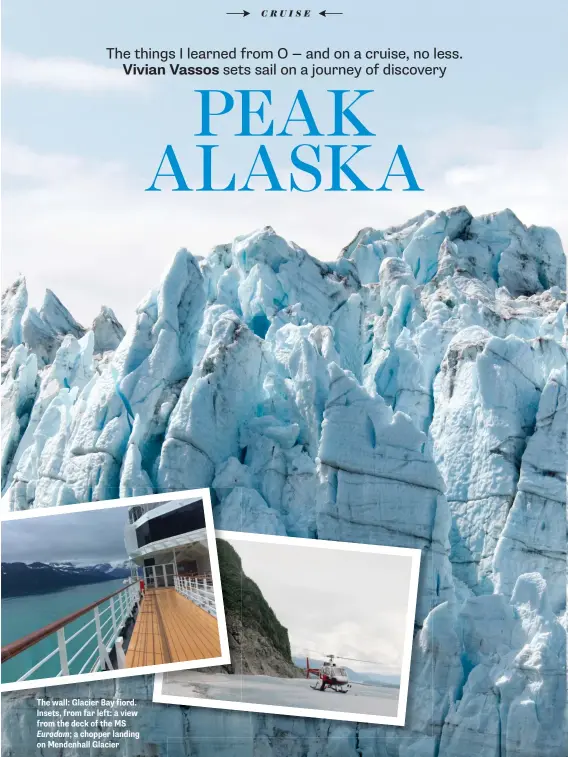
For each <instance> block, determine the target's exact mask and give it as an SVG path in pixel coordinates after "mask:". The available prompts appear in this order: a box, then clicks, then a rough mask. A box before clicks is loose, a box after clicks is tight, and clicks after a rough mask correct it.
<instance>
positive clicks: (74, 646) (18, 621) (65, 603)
mask: <svg viewBox="0 0 568 757" xmlns="http://www.w3.org/2000/svg"><path fill="white" fill-rule="evenodd" d="M122 581H123V580H122V578H120V579H117V580H114V581H104V582H103V583H99V584H89V585H87V586H75V587H73V588H71V589H63V590H62V591H56V592H53V593H52V594H33V595H30V596H28V597H12V598H7V599H2V646H4V645H6V644H9V643H10V642H11V641H16V639H20V638H21V637H22V636H26V634H28V633H31V632H32V631H37V630H38V629H39V628H42V627H43V626H46V625H47V624H48V623H53V622H54V621H56V620H59V619H60V618H62V617H63V616H65V615H69V614H70V613H72V612H76V611H77V610H80V609H81V608H82V607H85V606H86V605H89V604H91V602H96V601H97V599H101V598H102V597H106V596H107V595H108V594H112V593H113V592H114V591H117V590H118V589H121V588H122V587H123V586H124V584H123V582H122ZM107 606H108V602H105V604H104V605H102V606H101V607H100V608H99V610H104V608H105V607H107ZM107 617H109V613H106V614H105V615H104V618H103V622H104V619H106V618H107ZM92 618H93V612H92V611H91V612H89V613H87V614H86V615H84V616H82V617H81V618H78V619H77V620H75V621H74V622H73V623H71V624H70V625H68V626H66V628H65V637H66V638H69V637H70V636H71V635H72V634H73V633H74V632H75V631H77V630H78V629H79V628H80V627H81V626H82V625H84V624H85V623H86V622H88V621H89V620H91V619H92ZM108 627H109V626H108V625H107V627H106V629H108ZM106 629H103V633H104V631H105V630H106ZM94 632H95V624H94V623H92V624H91V625H90V626H89V627H88V628H87V629H86V630H85V631H83V632H82V633H81V634H79V635H78V636H77V638H76V639H73V641H72V642H70V644H68V645H67V655H68V658H71V657H72V656H73V655H74V654H75V653H76V652H77V651H78V650H79V649H80V648H81V647H82V646H83V644H84V643H85V642H86V641H87V639H88V638H89V636H92V634H94ZM56 648H57V636H56V634H52V635H51V636H48V637H47V638H45V639H43V641H40V642H39V643H38V644H35V645H34V646H33V647H30V648H29V649H27V650H26V651H25V652H22V653H21V654H19V655H16V657H13V658H12V659H11V660H8V662H5V663H4V664H3V665H2V683H9V682H11V681H16V680H17V679H18V678H19V677H20V676H22V675H23V674H24V673H25V672H26V671H27V670H29V669H30V668H31V667H33V666H34V665H35V664H36V663H38V662H39V661H40V660H41V659H42V658H43V657H45V656H46V655H47V654H49V653H50V652H51V651H52V650H53V649H56ZM93 649H94V644H93V642H91V643H90V645H89V646H88V647H87V648H86V649H85V650H84V651H83V652H82V653H81V654H80V655H79V656H78V657H77V659H76V660H75V662H74V663H73V664H72V665H70V668H69V672H70V673H78V672H79V670H80V668H81V666H82V665H83V664H84V663H85V662H86V660H87V659H88V657H89V655H90V653H91V652H92V651H93ZM95 659H96V658H95V657H93V662H94V661H95ZM89 668H90V665H89ZM59 670H60V664H59V655H54V656H53V657H52V658H51V659H50V660H48V661H47V662H46V663H44V664H43V665H42V666H41V667H40V668H39V669H38V670H36V672H35V673H33V674H32V676H31V677H30V680H33V679H34V678H49V677H51V676H55V675H57V673H58V672H59ZM84 672H88V671H87V670H85V671H84Z"/></svg>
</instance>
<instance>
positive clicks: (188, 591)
mask: <svg viewBox="0 0 568 757" xmlns="http://www.w3.org/2000/svg"><path fill="white" fill-rule="evenodd" d="M174 586H175V590H176V591H177V592H178V593H179V594H181V595H182V596H184V597H186V598H187V599H191V601H192V602H195V604H196V605H198V606H199V607H201V608H203V609H204V610H205V611H206V612H208V613H209V615H212V616H213V617H214V618H216V617H217V608H216V606H215V594H214V591H213V583H212V581H211V577H210V576H204V577H202V578H191V577H189V576H175V577H174Z"/></svg>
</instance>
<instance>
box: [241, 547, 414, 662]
mask: <svg viewBox="0 0 568 757" xmlns="http://www.w3.org/2000/svg"><path fill="white" fill-rule="evenodd" d="M229 541H230V543H231V545H232V546H233V547H234V548H235V550H236V551H237V552H238V554H239V555H240V557H241V560H242V564H243V571H244V572H245V574H246V575H247V576H248V577H249V578H251V579H252V580H253V581H255V583H256V584H257V585H258V586H259V588H260V590H261V591H262V593H263V596H264V598H265V599H266V601H267V602H268V604H269V605H270V606H271V607H272V610H273V611H274V613H275V615H276V617H277V618H278V620H279V621H280V622H281V623H282V624H283V625H284V626H285V627H286V628H287V629H288V635H289V638H290V646H291V648H292V655H293V656H299V657H305V656H306V655H308V656H309V657H311V658H313V659H319V660H322V659H323V658H324V657H325V655H328V654H336V655H338V656H343V657H350V658H355V659H356V660H362V661H365V662H355V661H353V660H346V661H342V660H339V659H338V663H339V664H344V665H345V666H347V667H349V668H351V669H352V670H356V671H357V672H374V673H383V674H386V675H400V668H401V663H402V655H403V648H404V641H405V630H406V622H407V610H408V595H409V584H410V575H411V568H412V561H411V559H410V558H409V557H406V556H399V555H383V554H377V553H371V552H351V551H346V550H341V549H322V548H318V547H312V546H309V545H308V546H297V545H295V544H291V543H290V542H291V541H293V540H290V542H287V543H285V544H274V543H273V542H269V543H263V542H257V541H250V542H249V541H241V540H240V539H239V540H237V539H234V540H231V539H229Z"/></svg>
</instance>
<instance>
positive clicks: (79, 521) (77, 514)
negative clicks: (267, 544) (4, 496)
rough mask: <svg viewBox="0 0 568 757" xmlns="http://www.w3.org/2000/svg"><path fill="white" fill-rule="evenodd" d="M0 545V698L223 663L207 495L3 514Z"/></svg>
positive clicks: (220, 605) (225, 649)
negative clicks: (56, 685)
mask: <svg viewBox="0 0 568 757" xmlns="http://www.w3.org/2000/svg"><path fill="white" fill-rule="evenodd" d="M62 510H64V512H61V511H62ZM1 541H2V584H1V588H2V592H1V594H2V668H1V680H2V687H1V688H2V690H3V691H6V690H14V689H22V688H28V687H31V686H37V685H38V684H48V683H55V682H57V683H67V682H78V681H89V680H95V679H99V678H106V677H110V678H112V677H117V676H127V675H138V674H142V673H150V672H156V671H169V670H180V669H182V668H183V669H187V668H195V667H206V666H210V665H219V664H221V663H229V662H230V656H229V646H228V640H227V629H226V625H225V615H224V610H223V597H222V593H221V583H220V578H219V565H218V558H217V546H216V542H215V538H214V531H213V518H212V514H211V501H210V496H209V490H207V489H205V490H196V491H193V492H189V491H188V492H177V493H175V494H168V495H150V496H145V497H133V498H129V499H128V500H114V501H112V502H103V503H100V504H98V505H93V504H89V505H70V506H67V507H65V508H54V509H53V510H51V509H48V510H36V511H24V512H21V513H13V514H11V515H9V516H7V517H6V519H5V520H3V522H2V530H1ZM54 679H56V681H54Z"/></svg>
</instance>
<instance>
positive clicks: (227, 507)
mask: <svg viewBox="0 0 568 757" xmlns="http://www.w3.org/2000/svg"><path fill="white" fill-rule="evenodd" d="M564 284H565V258H564V253H563V251H562V246H561V244H560V241H559V238H558V236H557V234H556V233H555V232H554V231H553V230H551V229H546V228H539V227H530V228H527V227H525V226H524V225H523V224H522V223H521V222H520V221H519V220H518V219H517V218H516V216H515V215H514V214H513V213H512V212H511V211H508V210H507V211H504V212H501V213H495V214H490V215H487V216H481V217H472V216H471V214H470V213H469V212H468V211H467V209H466V208H463V207H460V208H453V209H450V210H448V211H445V212H441V213H437V214H434V213H431V212H426V213H424V214H422V215H421V216H418V217H416V218H414V219H411V220H410V221H408V222H407V223H405V224H402V225H401V226H398V227H392V228H389V229H385V230H376V229H371V228H367V229H363V230H362V231H361V232H359V234H358V235H357V236H356V237H355V239H354V240H353V241H352V242H351V243H350V244H349V245H348V246H347V247H346V248H345V249H344V250H343V251H342V253H341V255H340V257H339V258H338V260H337V261H336V262H334V263H323V262H321V261H319V260H317V259H315V258H313V257H312V256H310V255H309V254H308V253H307V252H306V251H305V250H303V249H301V248H299V247H298V246H296V245H294V244H291V243H288V242H287V241H285V240H284V239H282V238H281V237H279V236H278V235H277V234H276V233H275V232H274V231H273V230H272V229H271V228H269V227H267V228H265V229H262V230H259V231H257V232H254V233H253V234H249V235H245V236H243V237H239V238H237V239H235V241H234V242H233V243H232V244H226V245H220V246H218V247H216V248H215V249H214V250H213V251H212V253H211V254H210V255H209V256H208V257H207V258H205V259H200V258H196V257H194V256H192V255H191V254H190V253H189V252H188V251H187V250H180V251H179V252H178V253H177V255H176V256H175V258H174V260H173V262H172V265H171V266H170V268H169V269H168V270H167V271H166V273H165V275H164V277H163V279H162V281H161V282H160V284H159V286H158V287H157V289H156V290H153V291H151V292H150V293H149V294H148V295H147V296H146V298H145V299H144V300H143V301H142V302H141V304H140V305H139V307H138V309H137V311H136V318H135V320H134V322H133V323H132V325H131V326H130V328H129V329H128V331H127V332H126V334H124V332H123V330H122V327H121V326H120V324H119V323H118V322H117V320H116V318H115V316H114V314H113V313H112V311H111V310H110V308H103V309H102V311H101V313H100V314H99V316H97V319H95V322H94V324H93V327H92V328H91V329H89V330H85V329H84V328H83V327H82V326H80V324H78V323H77V322H76V321H75V319H74V318H73V317H72V316H71V314H70V313H69V312H68V311H67V310H66V309H65V307H64V306H63V305H62V303H61V302H60V301H59V300H58V299H57V298H56V297H55V295H53V293H51V292H48V293H47V294H46V298H45V301H44V303H43V306H42V308H41V309H40V310H39V311H37V310H35V309H34V308H30V307H29V306H28V302H27V293H26V289H25V281H24V280H23V279H19V280H18V281H16V282H15V283H14V284H13V285H12V286H11V287H9V288H8V289H7V290H6V292H5V293H4V296H3V300H2V315H3V319H2V321H3V324H2V325H3V330H2V354H3V368H2V411H3V421H2V454H3V481H2V485H3V504H4V507H6V508H9V509H26V508H31V507H51V506H58V505H65V504H70V503H74V502H83V501H90V500H102V499H108V498H115V497H118V496H122V497H128V496H134V495H137V494H146V493H152V492H167V491H172V490H177V489H181V488H192V487H202V486H210V487H212V489H213V493H214V515H215V521H216V525H217V526H218V527H220V528H227V529H234V530H248V531H257V532H264V533H276V534H288V535H292V536H305V537H311V538H323V539H336V540H344V541H356V542H370V543H378V544H393V545H402V546H411V547H419V548H421V549H422V554H423V559H422V568H421V584H420V590H419V602H418V609H417V629H416V638H415V651H414V655H413V665H412V682H411V689H410V695H409V707H408V715H407V725H406V727H405V728H404V729H396V728H379V727H372V726H355V725H352V724H330V723H326V724H322V723H318V722H316V721H305V720H301V719H289V718H273V717H268V716H253V717H252V718H250V717H249V716H248V715H247V716H243V715H241V714H240V713H222V712H207V713H206V712H204V711H202V710H189V711H187V712H184V714H183V717H181V716H178V715H174V714H172V715H171V716H170V717H171V718H172V719H175V718H178V720H180V725H179V728H180V729H181V730H180V738H182V734H183V733H186V732H187V729H188V728H190V729H191V733H192V734H194V735H195V734H196V733H200V732H201V731H203V730H205V731H207V729H208V728H210V727H213V726H212V724H213V723H215V724H217V725H215V726H214V728H213V730H215V729H217V728H218V729H219V732H220V733H221V732H222V733H226V732H228V730H227V729H230V728H232V729H236V730H237V731H240V730H241V729H242V730H243V732H244V731H246V733H247V737H246V739H245V741H244V742H243V744H244V746H243V749H244V751H243V754H245V753H246V754H252V753H253V750H254V753H255V754H263V755H264V754H266V755H270V756H272V755H276V754H290V755H292V754H306V755H308V754H309V755H319V754H337V755H362V756H364V757H383V755H384V756H385V757H386V756H387V755H388V757H438V756H439V757H453V756H454V755H455V756H456V757H457V755H468V754H477V753H479V754H481V755H482V756H483V757H485V755H487V757H489V756H491V757H493V755H499V756H500V757H536V755H539V757H560V755H564V754H565V753H566V752H565V746H566V745H565V742H564V741H563V739H564V736H563V729H562V723H563V713H564V706H565V700H566V694H565V684H564V680H565V631H564V629H563V627H562V620H563V618H564V617H565V615H563V613H564V611H565V596H566V581H565V558H566V519H565V478H566V476H565V473H566V378H565V352H564V342H563V338H564V311H565V308H564V295H563V292H562V289H563V287H564ZM117 685H118V684H117ZM121 685H122V686H128V684H127V683H122V684H121ZM131 685H132V687H133V689H134V688H135V687H136V686H138V685H139V684H135V683H134V682H131ZM11 706H13V707H14V708H16V709H17V708H18V707H20V706H22V705H21V703H20V704H18V701H17V697H16V698H15V700H14V702H13V705H11ZM8 717H10V716H9V715H8ZM180 718H181V719H180ZM184 719H185V720H187V723H185V724H184V723H182V722H181V721H183V720H184ZM245 720H246V723H245ZM188 724H189V725H188ZM229 724H230V725H229ZM15 727H19V726H15ZM152 728H154V726H152ZM276 731H278V732H279V733H280V732H283V733H285V734H286V737H285V740H284V741H278V742H277V743H278V746H275V743H276V742H274V743H273V741H272V739H273V738H274V737H275V733H276ZM235 732H236V731H235ZM249 737H250V740H251V741H250V743H249V741H247V739H249ZM148 738H150V737H148ZM183 738H184V739H185V741H183V739H182V741H183V743H184V744H185V746H180V750H182V751H180V752H179V753H180V754H184V755H185V754H192V755H193V754H199V755H201V754H203V755H205V754H209V753H211V752H207V751H205V750H206V747H205V746H204V744H205V743H208V744H209V745H210V744H211V742H207V741H204V742H203V743H201V742H199V744H197V742H196V743H193V742H191V738H190V740H189V741H187V738H186V737H185V736H184V737H183ZM286 739H288V740H289V741H286ZM190 742H191V743H190ZM221 743H222V742H221V741H219V744H221ZM180 744H182V742H181V741H180ZM252 744H254V747H253V746H251V745H252ZM283 744H284V746H283ZM183 750H185V751H183ZM247 750H248V751H247ZM216 751H222V749H221V746H219V748H218V749H216ZM15 753H16V752H14V754H15ZM7 754H11V753H10V752H7Z"/></svg>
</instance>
